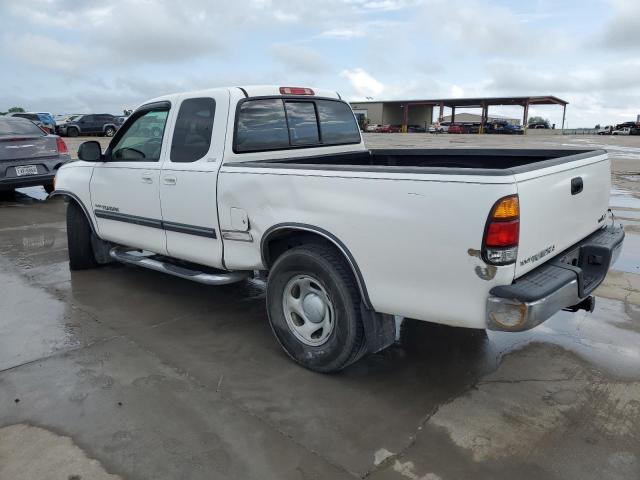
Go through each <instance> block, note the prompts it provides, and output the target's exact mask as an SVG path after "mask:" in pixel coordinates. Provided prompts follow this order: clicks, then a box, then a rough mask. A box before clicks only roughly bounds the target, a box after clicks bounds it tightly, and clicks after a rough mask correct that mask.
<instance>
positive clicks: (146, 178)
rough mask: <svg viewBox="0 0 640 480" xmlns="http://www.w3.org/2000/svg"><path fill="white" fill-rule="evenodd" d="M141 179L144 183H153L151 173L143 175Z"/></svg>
mask: <svg viewBox="0 0 640 480" xmlns="http://www.w3.org/2000/svg"><path fill="white" fill-rule="evenodd" d="M140 179H141V180H142V183H153V176H152V175H151V174H150V173H143V174H142V176H141V177H140Z"/></svg>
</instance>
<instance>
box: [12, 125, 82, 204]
mask: <svg viewBox="0 0 640 480" xmlns="http://www.w3.org/2000/svg"><path fill="white" fill-rule="evenodd" d="M70 160H71V158H70V157H69V151H68V149H67V145H66V144H65V143H64V140H62V138H60V137H59V136H57V135H50V134H47V133H45V132H44V131H43V130H42V128H40V127H39V126H38V125H36V124H35V123H33V122H32V121H30V120H28V119H26V118H22V117H19V116H15V115H14V116H4V117H0V162H1V163H2V168H1V169H0V190H13V189H14V188H19V187H30V186H34V185H43V186H44V188H45V190H46V191H47V192H49V193H51V192H52V191H53V179H54V176H55V174H56V172H57V171H58V169H59V168H60V167H61V166H62V165H64V164H65V163H67V162H68V161H70Z"/></svg>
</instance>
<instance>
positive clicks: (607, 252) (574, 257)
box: [487, 225, 624, 332]
mask: <svg viewBox="0 0 640 480" xmlns="http://www.w3.org/2000/svg"><path fill="white" fill-rule="evenodd" d="M623 240H624V230H623V228H622V226H621V225H620V226H611V227H607V228H603V229H601V230H598V231H597V232H595V233H593V234H592V235H590V236H588V237H587V238H585V239H584V240H582V241H580V242H579V243H577V244H576V245H574V246H573V247H571V248H569V249H568V250H567V251H565V252H563V253H562V254H560V255H558V256H557V257H555V258H554V259H552V260H550V261H549V262H547V263H545V264H544V265H541V266H540V267H538V268H536V269H535V270H532V271H531V272H529V273H527V274H526V275H523V276H522V277H520V278H518V279H516V280H515V281H514V282H513V283H512V284H511V285H504V286H499V287H494V288H493V289H491V292H490V293H491V295H490V296H489V298H488V299H487V328H488V329H489V330H500V331H508V332H519V331H523V330H529V329H531V328H533V327H535V326H537V325H539V324H541V323H542V322H544V321H545V320H547V319H548V318H549V317H551V316H552V315H554V314H555V313H556V312H558V311H560V310H562V309H572V311H576V310H578V309H580V308H586V305H591V306H592V302H587V303H585V304H583V305H582V306H579V304H581V303H582V302H583V301H584V300H585V299H587V298H589V296H590V294H591V293H592V292H593V291H594V290H595V289H596V288H597V287H598V285H600V284H601V283H602V281H603V280H604V278H605V277H606V274H607V272H608V270H609V268H611V265H613V264H614V263H615V261H616V260H617V258H618V256H619V255H620V252H621V250H622V243H623ZM572 307H573V308H572Z"/></svg>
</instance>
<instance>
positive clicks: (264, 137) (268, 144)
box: [235, 98, 289, 152]
mask: <svg viewBox="0 0 640 480" xmlns="http://www.w3.org/2000/svg"><path fill="white" fill-rule="evenodd" d="M237 121H238V126H237V130H236V144H235V150H236V151H237V152H252V151H256V150H277V149H282V148H289V134H288V132H287V121H286V117H285V114H284V105H283V103H282V100H281V99H279V98H274V99H265V100H249V101H246V102H244V103H242V105H241V106H240V109H239V112H238V119H237Z"/></svg>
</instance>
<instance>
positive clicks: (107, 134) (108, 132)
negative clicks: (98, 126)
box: [104, 127, 116, 137]
mask: <svg viewBox="0 0 640 480" xmlns="http://www.w3.org/2000/svg"><path fill="white" fill-rule="evenodd" d="M115 133H116V129H115V128H113V127H107V128H105V129H104V135H105V137H113V135H114V134H115Z"/></svg>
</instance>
